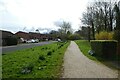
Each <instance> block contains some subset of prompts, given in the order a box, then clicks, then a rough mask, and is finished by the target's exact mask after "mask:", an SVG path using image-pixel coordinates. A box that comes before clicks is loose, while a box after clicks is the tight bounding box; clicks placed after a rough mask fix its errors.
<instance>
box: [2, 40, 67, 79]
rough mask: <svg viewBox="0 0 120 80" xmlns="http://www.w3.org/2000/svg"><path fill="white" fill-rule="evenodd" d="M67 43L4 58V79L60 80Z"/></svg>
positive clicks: (42, 47)
mask: <svg viewBox="0 0 120 80" xmlns="http://www.w3.org/2000/svg"><path fill="white" fill-rule="evenodd" d="M68 45H69V42H67V43H61V42H57V43H53V44H48V45H44V46H39V47H34V48H30V49H24V50H19V51H15V52H11V53H9V54H7V53H6V54H5V55H3V56H2V77H3V78H59V77H60V75H61V74H60V71H61V67H62V63H63V56H64V53H65V51H66V48H67V47H68Z"/></svg>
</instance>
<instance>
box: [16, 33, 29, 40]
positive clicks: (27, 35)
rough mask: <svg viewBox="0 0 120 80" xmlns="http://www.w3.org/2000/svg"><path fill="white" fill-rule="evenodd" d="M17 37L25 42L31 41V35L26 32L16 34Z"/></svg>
mask: <svg viewBox="0 0 120 80" xmlns="http://www.w3.org/2000/svg"><path fill="white" fill-rule="evenodd" d="M15 35H16V36H17V37H18V38H23V39H24V40H29V39H30V37H29V34H28V33H26V32H22V31H19V32H17V33H15Z"/></svg>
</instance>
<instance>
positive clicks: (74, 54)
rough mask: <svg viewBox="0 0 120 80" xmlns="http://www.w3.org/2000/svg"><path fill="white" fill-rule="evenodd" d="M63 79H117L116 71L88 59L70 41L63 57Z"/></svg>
mask: <svg viewBox="0 0 120 80" xmlns="http://www.w3.org/2000/svg"><path fill="white" fill-rule="evenodd" d="M63 68H64V71H63V76H62V77H63V78H117V77H118V71H117V70H112V69H110V68H108V67H107V66H105V65H103V64H101V63H97V62H95V61H92V60H90V59H88V58H87V57H86V56H84V55H83V54H82V52H81V51H80V49H79V48H78V46H77V44H76V43H75V42H74V41H71V44H70V45H69V47H68V48H67V51H66V52H65V55H64V65H63Z"/></svg>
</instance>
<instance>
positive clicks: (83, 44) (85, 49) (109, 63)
mask: <svg viewBox="0 0 120 80" xmlns="http://www.w3.org/2000/svg"><path fill="white" fill-rule="evenodd" d="M75 42H76V43H77V45H78V46H79V48H80V50H81V51H82V53H83V54H84V55H85V56H87V57H88V58H89V59H91V60H94V61H96V62H100V63H102V64H104V65H106V66H108V67H110V68H112V69H119V68H118V67H117V66H116V65H115V64H116V63H115V64H113V61H109V60H106V59H104V58H101V57H99V56H91V55H89V54H88V51H89V50H91V46H90V42H88V41H87V40H76V41H75Z"/></svg>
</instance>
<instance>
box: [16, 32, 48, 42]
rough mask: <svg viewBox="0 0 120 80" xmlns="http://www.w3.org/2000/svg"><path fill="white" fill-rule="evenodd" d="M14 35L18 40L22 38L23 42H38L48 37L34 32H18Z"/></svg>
mask: <svg viewBox="0 0 120 80" xmlns="http://www.w3.org/2000/svg"><path fill="white" fill-rule="evenodd" d="M15 35H16V36H17V37H19V39H20V38H22V39H24V40H25V41H26V40H30V39H38V40H46V39H49V36H48V35H47V34H40V33H35V32H29V33H26V32H22V31H19V32H17V33H15ZM19 42H20V41H19Z"/></svg>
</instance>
